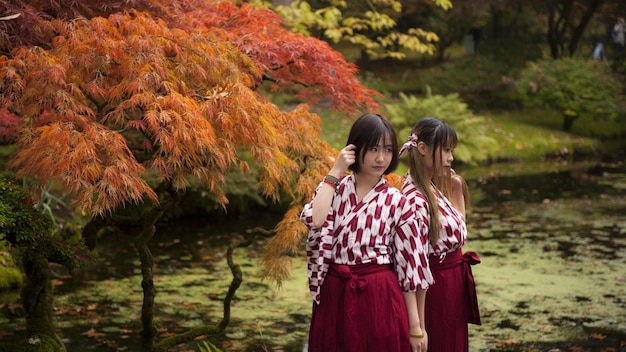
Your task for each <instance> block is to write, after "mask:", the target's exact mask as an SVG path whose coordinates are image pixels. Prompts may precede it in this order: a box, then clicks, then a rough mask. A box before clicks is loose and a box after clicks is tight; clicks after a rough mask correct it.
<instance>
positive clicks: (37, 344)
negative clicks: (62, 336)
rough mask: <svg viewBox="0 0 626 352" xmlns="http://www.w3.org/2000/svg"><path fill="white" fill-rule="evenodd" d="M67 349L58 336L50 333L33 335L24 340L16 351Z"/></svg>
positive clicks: (45, 351)
mask: <svg viewBox="0 0 626 352" xmlns="http://www.w3.org/2000/svg"><path fill="white" fill-rule="evenodd" d="M65 351H67V349H66V348H65V346H64V345H63V343H61V342H60V341H59V340H58V338H53V337H51V336H48V335H33V336H31V337H29V338H28V339H26V340H24V341H22V343H20V344H19V345H18V346H17V347H16V349H15V352H65Z"/></svg>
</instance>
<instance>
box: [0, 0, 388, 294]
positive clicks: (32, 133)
mask: <svg viewBox="0 0 626 352" xmlns="http://www.w3.org/2000/svg"><path fill="white" fill-rule="evenodd" d="M16 3H18V2H16V1H13V2H11V3H5V4H4V5H3V6H9V5H11V6H14V5H15V4H16ZM64 3H65V2H63V1H55V2H40V1H33V2H31V3H30V4H29V5H28V6H27V8H28V14H29V15H28V16H21V17H19V18H17V19H15V20H14V21H15V22H14V23H11V24H8V25H7V26H5V27H4V28H5V29H7V30H13V31H14V32H13V33H12V32H8V34H7V35H6V38H8V39H7V41H5V42H3V43H2V44H3V47H4V48H5V49H10V50H11V52H10V55H6V56H1V57H0V99H1V100H0V102H1V104H2V107H4V108H8V109H9V110H8V111H10V114H4V115H3V116H5V115H6V116H9V115H10V116H18V117H19V119H20V125H19V128H16V129H15V130H16V132H17V136H18V137H19V138H18V142H17V145H18V147H19V149H18V153H17V156H16V157H15V159H14V160H12V162H11V166H12V167H13V168H14V169H15V170H16V172H17V174H18V175H19V176H25V177H29V178H31V179H32V180H33V182H34V183H33V184H34V185H35V186H44V185H47V184H48V183H49V182H51V181H55V182H57V183H58V184H60V185H61V186H62V187H63V188H64V190H65V191H67V192H68V193H69V194H72V195H74V196H75V199H76V206H77V207H79V208H81V209H84V210H86V211H87V212H88V213H90V214H92V215H98V214H104V215H106V214H109V213H111V212H113V211H114V210H115V209H116V208H118V207H123V206H124V205H125V204H129V203H143V202H151V203H153V204H155V205H157V206H158V204H159V194H158V193H157V191H156V189H157V187H158V185H159V184H171V185H172V186H173V187H174V188H175V189H177V190H180V191H183V190H184V189H185V187H187V186H188V184H189V182H190V180H191V179H192V178H193V179H196V180H200V181H201V182H202V183H203V184H204V185H205V186H206V187H207V189H208V190H209V191H211V192H212V193H213V194H214V195H215V196H216V198H217V199H218V200H219V201H221V202H222V203H224V204H225V203H227V202H228V199H227V198H226V195H225V194H224V192H223V189H222V186H223V185H224V184H225V182H227V180H226V179H225V175H226V173H227V172H228V171H229V170H231V169H232V168H239V169H240V170H241V171H242V172H248V171H249V170H250V167H249V163H254V164H255V165H258V166H259V167H260V171H259V174H258V175H255V177H256V178H257V179H258V180H259V184H260V186H261V189H262V191H263V193H264V195H265V196H267V197H270V198H277V197H278V196H279V193H280V192H287V193H288V194H291V195H292V196H293V198H294V201H293V204H292V207H291V209H290V210H289V211H287V213H286V214H285V217H284V219H283V220H282V221H281V222H280V223H279V224H278V225H277V227H276V229H275V230H276V235H275V236H274V237H273V238H272V239H271V240H270V241H269V243H268V250H267V253H266V255H265V257H264V258H263V264H264V266H265V268H266V272H267V273H268V275H269V276H270V277H271V278H272V279H274V280H275V281H277V282H278V283H280V282H281V281H282V280H283V279H284V278H286V277H287V276H288V275H289V267H290V266H289V265H288V259H285V257H283V256H282V253H284V252H285V251H290V252H296V251H297V250H298V248H299V247H300V245H301V243H302V236H303V235H304V228H303V226H302V224H301V223H300V222H299V220H298V212H299V209H301V205H302V202H303V201H305V200H308V197H310V195H311V194H312V191H313V189H314V187H315V186H316V185H317V184H318V182H319V180H320V179H321V177H322V176H323V175H324V173H325V171H326V170H328V168H329V167H330V159H329V158H328V157H329V156H334V155H335V154H336V151H334V150H332V148H331V147H330V146H329V145H328V144H327V143H325V142H323V141H321V140H320V125H321V119H320V118H319V116H317V115H315V114H313V113H311V112H310V110H309V107H308V104H311V103H317V102H320V101H324V102H328V103H329V104H330V106H332V107H334V108H335V109H338V110H342V111H345V112H347V113H350V114H353V115H356V114H357V113H358V112H360V111H363V110H375V109H376V108H377V103H376V102H375V101H374V100H373V97H375V96H376V95H378V93H377V92H375V91H372V90H369V89H367V88H365V87H364V86H363V85H362V84H361V83H360V82H359V81H358V79H357V78H356V75H355V74H356V73H357V69H356V67H355V66H354V65H352V64H350V63H347V62H346V61H345V60H344V58H343V57H342V56H341V55H340V54H339V53H337V52H335V51H334V50H332V49H331V48H330V46H328V44H326V43H325V42H322V41H319V40H317V39H315V38H312V37H306V36H303V35H299V34H295V33H292V32H289V31H287V30H285V29H284V28H283V27H282V22H281V20H280V18H279V17H278V16H277V15H276V14H274V13H273V12H271V11H269V10H266V9H255V8H253V7H251V6H249V5H247V4H245V3H244V4H239V5H236V4H235V3H234V2H230V1H200V0H185V1H171V2H168V1H166V2H163V1H151V0H143V1H134V2H132V6H134V10H133V9H130V8H128V7H129V6H131V5H129V4H128V2H119V1H117V2H115V1H104V2H101V3H102V4H100V5H102V6H100V7H98V8H94V7H89V5H86V4H84V5H82V7H80V6H79V7H73V6H74V5H75V4H76V3H75V2H69V3H67V4H66V5H67V6H64ZM124 4H126V6H127V7H126V8H124V9H125V10H128V11H127V12H122V11H121V9H122V6H123V5H124ZM14 7H16V6H14ZM17 7H19V6H17ZM37 14H41V17H39V18H37ZM78 14H82V15H84V16H85V17H86V18H79V19H71V18H73V16H77V15H78ZM44 15H47V16H52V17H53V18H52V19H47V17H46V16H44ZM97 16H106V17H97ZM157 17H158V19H157ZM89 18H90V19H89ZM70 19H71V20H70ZM21 21H22V22H21ZM23 21H31V22H33V23H34V24H36V25H37V28H40V29H41V32H40V33H38V36H37V37H36V38H34V39H33V38H31V40H30V41H28V40H21V41H18V40H13V41H12V40H11V38H19V35H17V34H16V33H15V31H17V29H19V28H23V27H24V25H25V24H26V22H23ZM0 25H2V24H0ZM29 33H30V32H29ZM47 39H49V40H48V41H47V42H46V40H47ZM24 43H38V44H40V45H37V46H35V45H24ZM44 44H45V45H44ZM264 84H269V86H270V87H269V88H270V89H271V90H281V91H284V92H287V93H291V94H293V95H294V96H296V97H298V98H299V99H300V100H301V101H302V102H303V103H308V104H302V105H299V106H297V107H295V108H294V109H292V110H290V111H284V110H281V109H280V108H279V107H278V106H276V105H274V104H273V103H271V102H270V101H269V100H268V99H267V98H265V97H264V96H263V95H262V94H260V92H259V87H261V86H262V85H264ZM35 194H36V193H35Z"/></svg>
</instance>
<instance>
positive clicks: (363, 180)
mask: <svg viewBox="0 0 626 352" xmlns="http://www.w3.org/2000/svg"><path fill="white" fill-rule="evenodd" d="M378 181H380V177H377V176H369V175H363V174H356V173H355V174H354V182H355V183H356V185H357V187H358V188H361V189H372V188H374V186H376V184H377V183H378Z"/></svg>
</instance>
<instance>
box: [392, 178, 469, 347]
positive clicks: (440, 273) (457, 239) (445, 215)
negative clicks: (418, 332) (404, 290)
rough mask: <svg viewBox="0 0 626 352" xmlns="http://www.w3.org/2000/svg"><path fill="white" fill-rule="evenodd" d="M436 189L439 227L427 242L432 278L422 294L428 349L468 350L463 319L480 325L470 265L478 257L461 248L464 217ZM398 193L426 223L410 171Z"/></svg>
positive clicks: (425, 211) (423, 202) (423, 201)
mask: <svg viewBox="0 0 626 352" xmlns="http://www.w3.org/2000/svg"><path fill="white" fill-rule="evenodd" d="M436 192H437V193H436V196H437V205H438V206H439V212H440V214H441V216H440V221H441V228H440V232H439V239H438V240H437V243H435V244H434V245H431V244H427V246H428V252H429V268H430V270H431V272H432V274H433V277H434V280H435V282H434V283H433V284H432V285H431V286H430V287H429V288H428V292H427V294H426V309H425V319H426V321H425V325H426V332H427V333H428V352H443V351H450V352H462V351H468V349H469V341H468V328H467V323H472V324H478V325H480V314H479V311H478V301H477V297H476V286H475V283H474V277H473V275H472V269H471V267H470V265H474V264H478V263H480V258H479V257H478V255H477V254H476V253H474V252H470V251H468V252H465V253H463V252H462V247H463V245H464V244H465V242H466V241H467V227H466V224H465V218H464V216H463V214H461V213H459V212H458V211H457V210H456V209H455V208H454V207H453V206H452V203H451V202H450V201H449V200H448V199H447V198H446V197H445V196H444V195H443V194H442V193H441V192H439V191H438V190H437V191H436ZM402 193H403V194H404V195H405V196H406V197H407V199H408V200H409V202H410V203H411V205H412V206H413V208H414V209H415V213H416V214H417V216H418V218H420V219H421V222H422V223H426V224H428V223H429V221H430V209H429V207H428V202H427V201H426V197H425V196H424V195H423V194H422V193H421V192H420V191H419V190H418V189H417V188H416V187H415V185H414V184H413V180H412V178H411V176H410V175H408V176H407V177H406V179H405V180H404V184H403V186H402Z"/></svg>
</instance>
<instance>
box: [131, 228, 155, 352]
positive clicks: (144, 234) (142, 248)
mask: <svg viewBox="0 0 626 352" xmlns="http://www.w3.org/2000/svg"><path fill="white" fill-rule="evenodd" d="M155 223H156V218H155V219H146V220H145V223H144V226H143V228H142V230H141V234H139V236H137V238H136V239H135V247H136V249H137V253H138V254H139V259H140V261H141V277H142V279H141V288H142V289H143V304H142V306H141V326H142V330H141V333H140V335H141V351H142V352H152V351H153V350H154V342H155V339H156V334H157V331H156V327H155V326H154V298H155V296H156V290H155V289H154V272H153V269H154V258H153V257H152V253H151V252H150V249H149V248H148V242H149V241H150V240H151V239H152V237H153V236H154V233H155V232H156V229H155V226H154V224H155Z"/></svg>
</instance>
